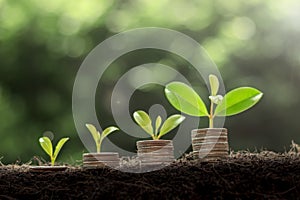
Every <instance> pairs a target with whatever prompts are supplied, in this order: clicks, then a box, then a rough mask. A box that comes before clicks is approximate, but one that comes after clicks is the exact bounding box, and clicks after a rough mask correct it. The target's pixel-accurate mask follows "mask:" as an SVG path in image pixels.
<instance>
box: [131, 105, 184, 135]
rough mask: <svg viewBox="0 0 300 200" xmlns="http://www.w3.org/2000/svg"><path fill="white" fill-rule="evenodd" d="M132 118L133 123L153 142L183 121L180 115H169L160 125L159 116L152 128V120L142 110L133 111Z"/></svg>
mask: <svg viewBox="0 0 300 200" xmlns="http://www.w3.org/2000/svg"><path fill="white" fill-rule="evenodd" d="M133 118H134V120H135V122H136V123H137V124H138V125H139V126H140V127H141V128H142V129H144V131H146V133H148V134H149V135H151V137H152V138H153V140H159V139H160V138H161V137H162V136H164V135H165V134H167V133H168V132H170V131H171V130H173V129H174V128H176V127H177V126H178V125H179V124H180V123H181V122H183V120H184V119H185V117H184V116H182V115H178V114H175V115H171V116H170V117H169V118H168V119H166V121H165V122H164V123H163V124H162V125H161V123H162V120H161V116H157V118H156V120H155V127H154V126H152V120H151V119H150V116H149V115H148V114H147V113H146V112H145V111H142V110H138V111H135V112H134V113H133Z"/></svg>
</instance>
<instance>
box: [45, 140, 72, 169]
mask: <svg viewBox="0 0 300 200" xmlns="http://www.w3.org/2000/svg"><path fill="white" fill-rule="evenodd" d="M68 140H69V138H62V139H60V140H59V142H58V143H57V145H56V147H55V151H54V153H53V145H52V142H51V140H50V139H49V138H48V137H41V138H40V139H39V142H40V145H41V147H42V148H43V150H44V151H45V152H46V153H47V154H48V155H49V156H50V160H51V165H52V166H54V163H55V160H56V158H57V156H58V154H59V152H60V150H61V148H62V147H63V146H64V144H65V143H66V142H67V141H68Z"/></svg>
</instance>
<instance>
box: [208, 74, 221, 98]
mask: <svg viewBox="0 0 300 200" xmlns="http://www.w3.org/2000/svg"><path fill="white" fill-rule="evenodd" d="M209 84H210V90H211V95H212V96H216V95H217V93H218V91H219V80H218V77H216V76H215V75H213V74H211V75H209Z"/></svg>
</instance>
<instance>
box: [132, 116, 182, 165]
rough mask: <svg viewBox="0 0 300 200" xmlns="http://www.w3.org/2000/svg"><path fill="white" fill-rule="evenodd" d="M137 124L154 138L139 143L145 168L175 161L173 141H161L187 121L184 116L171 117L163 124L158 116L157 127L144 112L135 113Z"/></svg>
mask: <svg viewBox="0 0 300 200" xmlns="http://www.w3.org/2000/svg"><path fill="white" fill-rule="evenodd" d="M133 118H134V120H135V122H136V123H137V124H138V125H139V126H140V127H141V128H142V129H143V130H144V131H145V132H146V133H147V134H149V135H150V136H151V137H152V140H143V141H138V142H137V150H138V151H137V153H138V157H139V159H140V160H141V163H142V165H144V166H150V167H151V166H155V165H158V166H161V165H162V164H170V163H171V162H173V161H174V147H173V142H172V140H161V139H160V138H161V137H162V136H164V135H166V134H167V133H169V132H170V131H171V130H173V129H174V128H176V127H177V126H178V125H179V124H180V123H181V122H183V120H184V119H185V117H184V116H182V115H178V114H175V115H171V116H170V117H168V118H167V119H166V121H165V122H164V123H162V119H161V117H160V116H157V118H156V120H155V125H154V126H153V125H152V120H151V118H150V116H149V115H148V114H147V113H146V112H145V111H142V110H138V111H136V112H134V113H133Z"/></svg>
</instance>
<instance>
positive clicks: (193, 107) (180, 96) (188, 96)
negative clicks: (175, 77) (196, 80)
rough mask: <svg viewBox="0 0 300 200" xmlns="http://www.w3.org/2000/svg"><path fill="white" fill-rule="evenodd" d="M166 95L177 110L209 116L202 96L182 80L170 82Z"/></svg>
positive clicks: (193, 114) (194, 114)
mask: <svg viewBox="0 0 300 200" xmlns="http://www.w3.org/2000/svg"><path fill="white" fill-rule="evenodd" d="M165 95H166V97H167V99H168V100H169V102H170V103H171V104H172V106H173V107H175V108H176V109H177V110H179V111H181V112H183V113H186V114H188V115H192V116H209V114H208V112H207V109H206V106H205V104H204V102H203V101H202V99H201V97H200V96H199V95H198V94H197V93H196V92H195V91H194V90H193V89H192V88H191V87H189V86H188V85H186V84H184V83H181V82H172V83H169V84H168V85H167V86H166V88H165Z"/></svg>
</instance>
